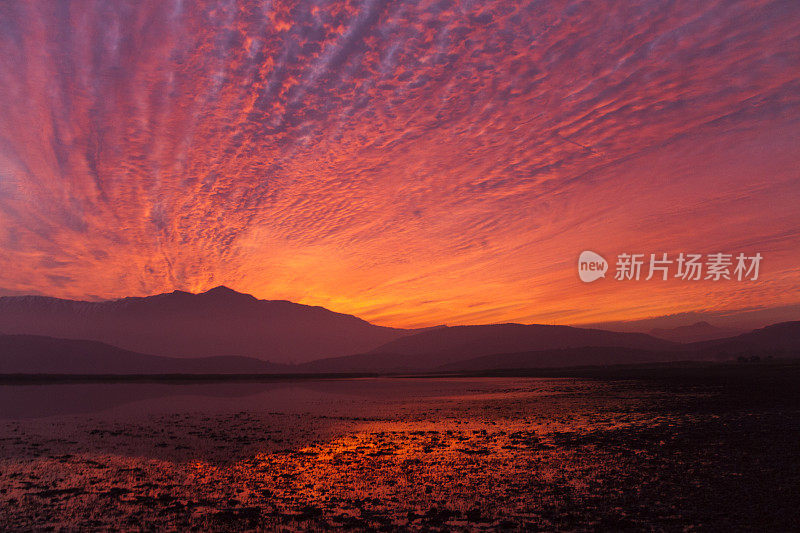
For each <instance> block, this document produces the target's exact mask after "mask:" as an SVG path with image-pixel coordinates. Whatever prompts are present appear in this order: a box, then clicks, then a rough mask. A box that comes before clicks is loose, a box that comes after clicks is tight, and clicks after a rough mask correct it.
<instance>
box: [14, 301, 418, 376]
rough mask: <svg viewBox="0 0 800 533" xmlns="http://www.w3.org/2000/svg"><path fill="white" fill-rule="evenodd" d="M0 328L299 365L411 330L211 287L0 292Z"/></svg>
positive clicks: (169, 352) (158, 351)
mask: <svg viewBox="0 0 800 533" xmlns="http://www.w3.org/2000/svg"><path fill="white" fill-rule="evenodd" d="M0 332H2V333H6V334H29V335H46V336H51V337H59V338H65V339H85V340H96V341H100V342H105V343H108V344H112V345H114V346H118V347H121V348H124V349H127V350H132V351H135V352H141V353H149V354H154V355H163V356H170V357H203V356H214V355H221V354H224V355H228V354H230V355H242V356H249V357H255V358H258V359H263V360H268V361H272V362H277V363H292V362H294V363H300V362H304V361H310V360H313V359H318V358H321V357H329V356H336V355H345V354H353V353H359V352H365V351H369V350H372V349H374V348H376V347H377V346H380V345H382V344H384V343H386V342H389V341H391V340H393V339H396V338H398V337H401V336H403V335H406V334H408V333H410V332H413V331H408V330H402V329H394V328H386V327H380V326H375V325H373V324H370V323H369V322H366V321H364V320H361V319H360V318H357V317H354V316H351V315H344V314H341V313H334V312H332V311H329V310H327V309H324V308H322V307H311V306H307V305H300V304H296V303H292V302H287V301H282V300H258V299H256V298H254V297H253V296H250V295H246V294H241V293H238V292H235V291H233V290H231V289H228V288H225V287H217V288H216V289H212V290H210V291H208V292H205V293H202V294H191V293H187V292H181V291H175V292H172V293H168V294H159V295H157V296H149V297H144V298H123V299H121V300H114V301H109V302H79V301H72V300H60V299H56V298H46V297H40V296H17V297H3V298H0Z"/></svg>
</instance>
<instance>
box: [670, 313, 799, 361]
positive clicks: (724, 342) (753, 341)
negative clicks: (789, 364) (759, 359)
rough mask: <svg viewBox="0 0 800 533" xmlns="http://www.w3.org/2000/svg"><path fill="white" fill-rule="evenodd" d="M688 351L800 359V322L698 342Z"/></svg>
mask: <svg viewBox="0 0 800 533" xmlns="http://www.w3.org/2000/svg"><path fill="white" fill-rule="evenodd" d="M686 349H689V350H694V351H697V352H699V353H707V354H717V356H722V355H727V354H729V355H746V354H751V355H761V356H763V355H773V356H776V357H800V321H795V322H781V323H779V324H773V325H771V326H767V327H764V328H760V329H756V330H753V331H751V332H749V333H743V334H741V335H736V336H735V337H729V338H726V339H716V340H711V341H705V342H697V343H693V344H690V345H687V346H686Z"/></svg>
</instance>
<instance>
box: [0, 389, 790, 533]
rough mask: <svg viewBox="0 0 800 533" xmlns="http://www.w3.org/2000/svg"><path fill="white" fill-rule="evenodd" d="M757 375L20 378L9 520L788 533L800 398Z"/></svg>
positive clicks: (1, 421)
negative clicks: (765, 531) (781, 532)
mask: <svg viewBox="0 0 800 533" xmlns="http://www.w3.org/2000/svg"><path fill="white" fill-rule="evenodd" d="M742 379H743V380H744V381H742V382H741V383H740V384H739V385H740V386H738V387H737V386H731V385H730V382H731V380H730V379H729V378H725V379H724V380H710V381H709V380H707V379H684V378H683V377H681V378H680V379H677V380H669V381H665V380H658V379H656V380H652V379H590V378H577V377H573V378H531V377H493V378H492V377H486V378H477V377H462V378H458V377H454V378H364V379H341V380H336V379H328V380H310V379H307V380H279V381H269V382H221V383H195V384H192V383H181V384H176V383H75V384H58V385H2V386H0V447H1V448H0V449H2V454H1V456H0V523H2V524H4V525H5V526H6V528H8V529H30V528H37V529H41V528H46V527H54V528H61V527H65V528H69V529H73V528H74V529H118V528H133V529H138V528H147V529H152V528H157V529H165V528H166V529H175V528H177V529H202V530H208V529H215V530H240V529H252V528H255V529H282V530H308V529H320V528H351V529H384V530H392V529H429V530H430V529H435V530H437V529H441V530H444V529H448V530H453V529H455V530H496V529H500V528H507V529H512V530H513V529H517V530H523V529H524V530H529V529H570V530H576V529H577V530H593V529H598V528H599V529H613V530H619V529H643V528H647V529H651V528H654V529H662V530H673V529H684V528H688V527H698V528H701V529H738V528H745V529H748V528H758V527H768V528H772V529H789V528H792V527H793V526H794V525H796V523H797V520H798V518H799V517H800V516H799V512H798V508H800V496H799V495H800V485H799V484H798V479H800V440H798V436H800V409H799V408H798V402H797V401H796V396H795V395H793V393H791V392H790V391H788V390H787V392H786V394H783V395H782V394H780V387H781V386H784V387H788V385H785V384H784V385H780V384H779V385H778V386H774V385H770V386H769V387H766V386H764V387H755V388H754V387H752V383H751V382H750V381H748V380H749V379H750V378H747V379H745V378H742ZM734 381H735V380H734ZM740 381H741V380H740ZM737 383H738V382H737ZM748 383H751V384H750V385H748ZM781 383H783V382H781ZM734 385H735V383H734ZM747 391H750V392H747ZM770 391H772V394H770Z"/></svg>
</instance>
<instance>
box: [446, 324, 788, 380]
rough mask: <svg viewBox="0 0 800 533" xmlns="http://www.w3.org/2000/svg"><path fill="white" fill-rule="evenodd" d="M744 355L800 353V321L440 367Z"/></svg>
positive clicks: (489, 367) (495, 367) (535, 365)
mask: <svg viewBox="0 0 800 533" xmlns="http://www.w3.org/2000/svg"><path fill="white" fill-rule="evenodd" d="M741 356H747V357H752V356H759V357H762V358H763V357H769V356H772V357H780V358H798V357H800V322H784V323H781V324H775V325H772V326H768V327H766V328H762V329H757V330H755V331H752V332H750V333H744V334H741V335H737V336H735V337H729V338H726V339H717V340H712V341H705V342H697V343H691V344H686V345H681V346H680V347H679V349H674V346H673V349H668V350H652V349H649V350H646V349H640V348H622V347H599V346H592V347H583V348H563V349H556V350H540V351H530V352H521V353H503V354H492V355H485V356H481V357H476V358H473V359H466V360H461V361H457V362H453V363H449V364H444V365H442V366H440V367H438V368H437V370H441V371H452V372H470V371H484V370H498V369H526V368H549V367H569V366H595V365H618V364H639V363H653V362H672V361H713V360H731V359H734V358H737V357H741Z"/></svg>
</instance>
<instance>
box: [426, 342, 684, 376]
mask: <svg viewBox="0 0 800 533" xmlns="http://www.w3.org/2000/svg"><path fill="white" fill-rule="evenodd" d="M683 353H684V352H674V351H665V352H653V351H649V350H641V349H636V348H614V347H584V348H562V349H558V350H543V351H537V352H522V353H506V354H494V355H484V356H481V357H476V358H474V359H467V360H465V361H457V362H455V363H449V364H446V365H442V366H440V367H438V368H437V370H440V371H444V372H479V371H484V370H508V369H522V368H560V367H569V366H595V365H623V364H624V365H630V364H639V363H653V362H663V361H671V360H680V359H682V354H683Z"/></svg>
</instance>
